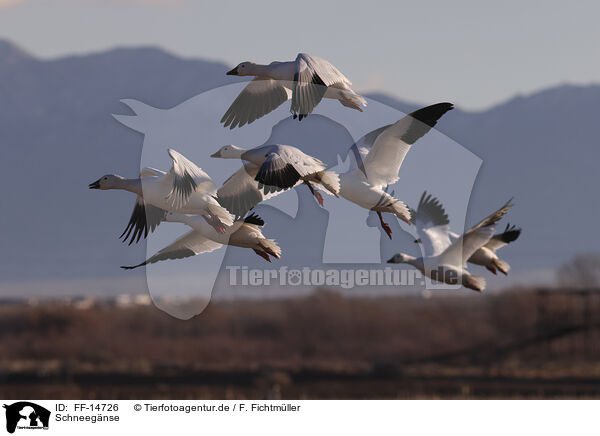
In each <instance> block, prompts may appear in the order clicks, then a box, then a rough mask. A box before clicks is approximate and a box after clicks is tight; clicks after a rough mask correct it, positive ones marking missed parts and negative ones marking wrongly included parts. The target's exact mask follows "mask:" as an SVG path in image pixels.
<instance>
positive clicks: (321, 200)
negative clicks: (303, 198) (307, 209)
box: [304, 180, 324, 207]
mask: <svg viewBox="0 0 600 436" xmlns="http://www.w3.org/2000/svg"><path fill="white" fill-rule="evenodd" d="M304 184H305V185H306V186H308V189H310V193H311V194H312V195H314V197H315V198H316V199H317V201H318V202H319V204H320V205H321V207H323V203H324V200H323V196H322V195H321V193H320V192H319V191H317V190H316V189H315V188H314V187H313V185H311V184H310V182H307V181H306V180H305V181H304Z"/></svg>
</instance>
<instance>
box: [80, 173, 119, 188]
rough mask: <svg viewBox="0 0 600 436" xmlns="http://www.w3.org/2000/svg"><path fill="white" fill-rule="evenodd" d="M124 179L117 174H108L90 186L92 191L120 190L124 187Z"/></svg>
mask: <svg viewBox="0 0 600 436" xmlns="http://www.w3.org/2000/svg"><path fill="white" fill-rule="evenodd" d="M123 180H124V179H123V177H121V176H117V175H116V174H106V175H105V176H102V177H100V178H99V179H98V180H96V181H95V182H92V183H90V184H89V186H88V187H89V188H90V189H102V190H105V189H120V188H121V187H122V186H123Z"/></svg>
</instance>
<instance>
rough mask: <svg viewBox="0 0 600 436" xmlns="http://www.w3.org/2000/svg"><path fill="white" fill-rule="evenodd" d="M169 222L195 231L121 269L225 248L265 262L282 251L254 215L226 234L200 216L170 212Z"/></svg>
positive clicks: (240, 221) (260, 220)
mask: <svg viewBox="0 0 600 436" xmlns="http://www.w3.org/2000/svg"><path fill="white" fill-rule="evenodd" d="M166 221H169V222H179V223H184V224H186V225H188V226H189V227H191V228H192V229H193V230H191V231H190V232H188V233H186V234H185V235H183V236H181V237H179V238H177V240H175V242H173V243H172V244H170V245H168V246H167V247H165V248H163V249H162V250H160V251H158V253H156V254H155V255H154V256H151V257H150V258H148V259H147V260H145V261H144V262H142V263H140V264H138V265H134V266H122V267H121V268H123V269H135V268H139V267H141V266H144V265H148V264H151V263H156V262H159V261H161V260H169V259H183V258H186V257H191V256H195V255H197V254H203V253H210V252H211V251H214V250H217V249H218V248H221V247H222V246H223V245H233V246H235V247H243V248H251V249H252V250H254V252H255V253H256V254H258V255H259V256H260V257H262V258H263V259H265V260H267V261H269V262H271V259H270V257H269V256H273V257H276V258H277V259H279V257H280V256H281V249H280V248H279V246H278V245H277V243H276V242H275V240H274V239H266V238H265V237H264V235H263V234H262V232H261V230H260V227H262V226H263V225H264V224H265V222H264V221H263V220H262V219H261V218H260V217H259V216H258V215H255V214H252V215H249V216H247V217H246V218H245V219H243V220H237V221H235V222H234V223H233V224H232V225H231V226H229V227H227V229H226V230H225V232H223V233H219V232H217V231H216V230H215V229H214V228H213V227H212V226H210V225H209V224H207V222H206V221H205V220H204V219H203V218H202V217H200V216H198V215H184V214H180V213H173V212H168V213H167V214H166Z"/></svg>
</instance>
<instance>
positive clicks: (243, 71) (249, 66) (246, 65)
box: [226, 62, 255, 76]
mask: <svg viewBox="0 0 600 436" xmlns="http://www.w3.org/2000/svg"><path fill="white" fill-rule="evenodd" d="M254 65H255V64H254V63H252V62H242V63H241V64H238V66H237V67H235V68H234V69H232V70H229V71H227V73H226V74H227V75H228V76H254V75H255V74H254Z"/></svg>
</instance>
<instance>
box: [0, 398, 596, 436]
mask: <svg viewBox="0 0 600 436" xmlns="http://www.w3.org/2000/svg"><path fill="white" fill-rule="evenodd" d="M2 403H3V404H4V405H5V408H4V409H3V411H4V413H2V415H3V416H2V419H1V420H2V426H3V427H5V428H3V429H2V430H1V431H0V433H2V432H4V431H5V430H7V431H8V432H9V433H14V434H15V435H20V436H26V435H28V434H33V435H39V434H40V433H37V432H32V431H31V430H35V429H45V430H46V431H44V433H43V434H44V435H45V436H50V435H52V434H56V435H81V434H86V435H103V436H105V435H107V434H138V435H165V434H174V435H178V434H227V435H229V434H232V435H236V434H240V435H242V434H243V435H244V436H246V435H261V436H267V435H277V436H281V435H282V434H285V435H286V436H287V435H301V436H306V435H307V434H315V435H324V434H344V435H345V436H346V435H360V436H365V435H367V434H377V435H388V434H394V435H401V434H406V435H411V436H412V435H428V434H432V435H434V434H435V435H436V436H437V435H439V434H444V435H455V434H456V435H460V436H468V435H473V436H481V435H482V434H485V435H486V436H489V435H499V436H500V435H501V436H506V435H507V434H543V435H544V436H550V435H560V436H564V435H565V434H577V435H586V434H598V429H597V426H598V424H597V419H596V416H597V413H598V410H599V409H600V403H599V402H598V401H531V400H529V401H527V400H524V401H490V400H488V401H293V400H290V401H285V400H284V401H252V400H241V401H170V400H165V401H45V400H39V401H38V400H4V401H2ZM11 430H12V432H11ZM3 434H6V433H3Z"/></svg>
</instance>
